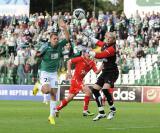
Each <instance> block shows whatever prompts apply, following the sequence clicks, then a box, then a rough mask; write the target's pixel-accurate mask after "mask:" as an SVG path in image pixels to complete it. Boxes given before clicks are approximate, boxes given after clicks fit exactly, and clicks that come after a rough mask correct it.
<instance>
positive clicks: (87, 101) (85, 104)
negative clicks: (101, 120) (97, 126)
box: [83, 96, 90, 110]
mask: <svg viewBox="0 0 160 133" xmlns="http://www.w3.org/2000/svg"><path fill="white" fill-rule="evenodd" d="M89 100H90V97H89V96H85V97H84V107H83V110H88V105H89Z"/></svg>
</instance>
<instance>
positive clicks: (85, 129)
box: [0, 101, 160, 133]
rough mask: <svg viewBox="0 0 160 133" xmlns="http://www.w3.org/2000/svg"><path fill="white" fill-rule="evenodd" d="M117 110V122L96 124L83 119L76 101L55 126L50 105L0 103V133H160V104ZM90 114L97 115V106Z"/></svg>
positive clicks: (80, 104) (125, 105) (126, 105)
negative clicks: (51, 119) (50, 121)
mask: <svg viewBox="0 0 160 133" xmlns="http://www.w3.org/2000/svg"><path fill="white" fill-rule="evenodd" d="M116 106H117V114H116V117H115V119H113V120H107V119H102V120H100V121H96V122H93V121H92V118H93V117H83V116H82V107H83V102H82V101H81V102H80V101H73V102H71V103H70V104H68V106H67V107H65V108H64V109H63V110H62V111H61V112H60V117H59V118H57V119H56V125H55V126H52V125H50V124H49V123H48V121H47V118H48V114H49V105H44V104H42V103H41V102H32V101H0V133H160V104H151V103H146V104H142V103H122V102H117V103H116ZM105 110H106V113H107V112H108V107H107V106H106V107H105ZM90 111H92V112H95V113H97V108H96V104H95V103H94V102H91V103H90Z"/></svg>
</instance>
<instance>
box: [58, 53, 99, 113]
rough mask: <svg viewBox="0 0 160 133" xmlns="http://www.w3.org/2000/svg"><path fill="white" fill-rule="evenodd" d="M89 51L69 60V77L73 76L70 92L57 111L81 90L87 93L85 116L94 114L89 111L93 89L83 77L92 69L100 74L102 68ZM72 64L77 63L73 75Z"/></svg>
mask: <svg viewBox="0 0 160 133" xmlns="http://www.w3.org/2000/svg"><path fill="white" fill-rule="evenodd" d="M88 53H89V51H84V52H83V55H82V56H80V57H76V58H73V59H71V60H69V61H68V63H67V68H68V73H67V78H71V86H70V88H69V94H68V96H67V98H65V99H63V100H62V101H61V102H60V104H59V105H58V106H57V107H56V110H57V111H59V110H61V109H62V108H63V107H65V106H66V105H67V104H68V103H69V102H70V101H71V100H72V99H73V98H74V97H75V96H76V95H77V94H78V93H79V91H83V92H84V93H85V98H84V110H83V116H91V115H94V114H93V113H90V112H89V111H88V105H89V100H90V96H91V90H90V89H89V88H88V87H87V86H86V85H84V84H83V79H84V77H85V76H86V74H87V73H88V72H89V71H90V70H91V69H92V70H93V71H94V72H95V73H96V74H98V73H99V72H100V71H101V68H99V70H98V69H97V67H96V63H95V62H94V61H93V60H92V59H91V58H90V57H89V54H88ZM72 64H75V72H74V74H73V76H72V74H71V65H72Z"/></svg>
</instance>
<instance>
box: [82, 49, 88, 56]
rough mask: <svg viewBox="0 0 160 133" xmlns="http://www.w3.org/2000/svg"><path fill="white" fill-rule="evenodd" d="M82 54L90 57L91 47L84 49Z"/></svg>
mask: <svg viewBox="0 0 160 133" xmlns="http://www.w3.org/2000/svg"><path fill="white" fill-rule="evenodd" d="M82 55H83V56H84V57H85V58H90V56H89V49H85V50H83V51H82Z"/></svg>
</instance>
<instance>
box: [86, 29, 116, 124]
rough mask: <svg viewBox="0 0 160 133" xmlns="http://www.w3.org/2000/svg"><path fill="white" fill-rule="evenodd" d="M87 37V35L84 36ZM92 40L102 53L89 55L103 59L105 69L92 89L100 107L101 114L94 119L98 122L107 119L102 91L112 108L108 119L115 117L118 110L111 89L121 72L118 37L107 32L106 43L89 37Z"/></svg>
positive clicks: (91, 52)
mask: <svg viewBox="0 0 160 133" xmlns="http://www.w3.org/2000/svg"><path fill="white" fill-rule="evenodd" d="M84 35H86V34H84ZM88 38H90V40H91V41H92V42H93V43H95V44H96V45H98V46H100V47H101V52H100V53H96V52H94V51H90V52H89V55H90V56H92V57H94V58H96V59H103V69H102V73H101V74H100V76H99V77H98V80H97V82H96V83H95V85H94V86H93V87H92V93H93V95H94V96H95V100H96V103H97V106H98V110H99V113H98V115H97V116H96V117H95V118H94V119H93V121H97V120H99V119H101V118H105V117H106V114H105V112H104V108H103V105H102V98H101V96H100V93H99V91H100V90H102V92H103V94H104V95H105V97H106V98H107V102H108V104H109V107H110V112H109V114H108V116H107V119H109V120H110V119H112V118H114V116H115V113H116V108H115V106H114V102H113V97H112V94H111V93H110V91H109V90H110V88H113V87H114V83H115V81H116V80H117V79H118V75H119V71H118V67H117V64H116V46H115V45H116V37H115V35H114V33H112V32H106V34H105V41H104V42H102V41H100V40H97V39H95V38H93V37H90V36H88Z"/></svg>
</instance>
